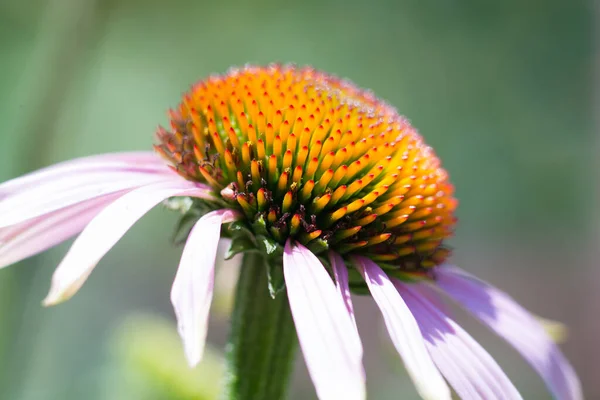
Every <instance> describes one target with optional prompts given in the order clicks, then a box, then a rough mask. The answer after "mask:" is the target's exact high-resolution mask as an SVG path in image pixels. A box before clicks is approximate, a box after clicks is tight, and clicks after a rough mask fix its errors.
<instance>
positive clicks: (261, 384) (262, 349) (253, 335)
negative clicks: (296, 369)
mask: <svg viewBox="0 0 600 400" xmlns="http://www.w3.org/2000/svg"><path fill="white" fill-rule="evenodd" d="M274 269H275V270H276V272H277V273H280V274H281V273H282V271H281V268H274ZM296 348H297V339H296V330H295V327H294V322H293V320H292V315H291V312H290V306H289V303H288V298H287V293H286V292H285V290H284V291H282V292H281V293H279V294H278V295H277V296H276V297H275V299H273V298H272V297H271V296H270V295H269V288H268V277H267V266H266V261H265V258H264V257H263V256H262V255H260V254H256V253H246V254H245V255H244V259H243V262H242V267H241V271H240V277H239V280H238V283H237V291H236V298H235V306H234V310H233V313H232V315H231V334H230V337H229V342H228V344H227V348H226V349H227V372H226V382H225V390H224V392H223V399H227V400H249V399H252V400H262V399H264V400H277V399H283V398H284V397H285V395H286V391H287V386H288V382H289V377H290V372H291V371H292V366H293V362H294V356H295V352H296Z"/></svg>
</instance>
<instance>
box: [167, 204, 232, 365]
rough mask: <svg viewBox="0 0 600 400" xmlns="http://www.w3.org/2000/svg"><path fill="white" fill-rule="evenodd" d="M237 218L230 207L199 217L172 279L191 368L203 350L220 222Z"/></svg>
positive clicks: (180, 325)
mask: <svg viewBox="0 0 600 400" xmlns="http://www.w3.org/2000/svg"><path fill="white" fill-rule="evenodd" d="M236 218H238V214H237V213H236V212H235V211H232V210H217V211H212V212H210V213H208V214H206V215H204V216H203V217H202V218H200V220H199V221H198V222H197V223H196V225H194V227H193V228H192V230H191V232H190V235H189V237H188V239H187V242H186V244H185V247H184V249H183V254H182V255H181V262H180V263H179V269H178V270H177V275H176V276H175V280H174V282H173V287H172V289H171V303H173V308H174V309H175V315H176V316H177V326H178V331H179V335H180V336H181V339H182V340H183V345H184V349H185V355H186V357H187V360H188V363H189V364H190V366H192V367H193V366H196V365H197V364H198V363H199V362H200V360H201V359H202V354H203V353H204V343H205V342H206V332H207V329H208V312H209V310H210V304H211V302H212V297H213V286H214V271H215V258H216V256H217V247H218V245H219V239H220V237H221V225H222V224H224V223H227V222H231V221H233V220H235V219H236Z"/></svg>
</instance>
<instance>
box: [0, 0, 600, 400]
mask: <svg viewBox="0 0 600 400" xmlns="http://www.w3.org/2000/svg"><path fill="white" fill-rule="evenodd" d="M599 15H600V14H599V13H598V11H597V10H595V9H594V3H593V2H592V1H589V2H586V1H584V0H564V1H559V0H529V1H527V0H525V1H524V0H505V1H498V2H481V1H477V0H440V1H430V0H426V1H422V0H408V1H405V0H387V1H380V0H378V1H360V0H334V1H321V0H305V1H296V2H285V1H275V0H254V1H251V0H243V1H238V2H235V1H230V0H223V1H204V0H201V1H191V0H189V1H184V0H177V1H158V0H28V1H18V0H2V1H1V2H0V181H4V180H7V179H10V178H12V177H16V176H18V175H20V174H22V173H25V172H28V171H31V170H34V169H37V168H39V167H42V166H45V165H48V164H52V163H55V162H58V161H61V160H65V159H69V158H73V157H77V156H85V155H89V154H95V153H103V152H112V151H122V150H134V149H142V150H143V149H150V146H151V144H152V143H153V133H154V131H155V128H156V126H157V125H159V124H164V123H165V122H166V112H165V111H166V110H167V108H169V107H171V106H174V105H176V103H177V101H178V99H179V96H180V95H181V94H182V93H183V92H184V91H185V90H187V89H188V88H189V87H190V85H191V84H192V83H193V82H195V81H196V80H199V79H201V78H203V77H205V76H207V75H208V74H210V73H215V72H224V71H226V70H227V68H228V67H230V66H235V65H242V64H245V63H260V64H266V63H269V62H273V61H282V62H295V63H298V64H310V65H313V66H315V67H317V68H320V69H323V70H326V71H328V72H331V73H334V74H337V75H339V76H342V77H346V78H349V79H351V80H353V81H355V82H356V83H357V84H358V85H360V86H362V87H366V88H371V89H373V90H374V91H375V93H377V94H378V95H379V96H381V97H383V98H385V99H386V100H388V101H389V102H390V103H392V104H394V105H395V106H397V108H398V109H399V110H400V112H401V113H402V114H404V115H406V116H408V117H409V118H410V120H411V121H412V122H413V124H414V125H415V126H416V127H418V129H419V130H420V131H421V133H422V134H423V135H424V136H425V138H426V140H427V141H428V142H429V143H430V144H431V145H432V146H433V147H434V148H435V149H436V151H437V153H438V154H439V155H440V156H441V158H442V160H443V161H444V165H445V167H446V168H447V169H448V170H449V172H450V174H451V176H452V179H453V181H454V183H455V184H456V187H457V197H458V198H459V200H460V207H459V211H458V214H459V218H460V223H459V226H458V230H457V232H456V236H455V238H453V239H452V245H453V246H454V247H455V249H456V250H455V254H454V257H453V261H454V262H455V263H456V264H458V265H460V266H462V267H464V268H465V269H467V270H469V271H471V272H473V273H476V274H477V275H479V276H481V277H484V278H486V279H489V280H491V281H493V282H494V283H495V284H497V285H498V286H500V287H502V288H504V289H505V290H506V291H507V292H509V293H510V294H511V295H513V296H515V297H516V298H517V299H518V300H519V301H521V302H522V303H523V304H524V305H526V307H527V308H529V309H530V310H532V311H534V312H535V313H537V314H539V315H543V316H545V317H549V318H552V319H555V320H559V321H562V322H564V323H565V324H567V326H568V328H569V335H568V338H567V341H566V342H565V343H564V344H563V348H564V351H565V352H566V354H567V356H568V358H569V359H570V360H571V361H572V362H573V364H574V366H575V368H576V369H577V371H578V372H579V374H580V376H581V379H582V382H583V385H584V390H585V393H586V398H588V399H600V380H598V378H599V377H600V346H598V344H597V343H598V340H597V339H598V337H600V323H599V322H598V318H597V316H598V310H599V309H600V294H599V292H600V291H599V290H598V288H599V286H600V272H599V269H598V265H597V256H598V255H600V252H599V251H598V244H599V243H600V242H599V240H598V239H599V236H598V232H599V230H598V229H597V222H598V214H597V209H596V205H597V204H598V193H599V192H598V190H597V180H598V166H599V164H598V163H597V162H596V158H597V156H596V155H597V154H598V151H599V150H600V147H599V146H598V137H597V136H598V132H597V128H598V120H597V119H595V114H596V113H597V112H598V111H599V110H598V106H599V104H600V103H598V102H597V101H596V102H594V93H595V91H594V82H595V81H596V80H597V77H595V76H594V75H595V74H598V71H600V63H598V46H595V40H594V34H595V33H594V27H595V25H597V21H598V16H599ZM595 20H596V21H595ZM596 98H597V97H596ZM176 218H177V216H176V215H174V214H172V213H169V212H168V211H166V210H164V209H162V208H160V207H158V208H157V209H155V210H153V211H152V212H151V213H150V214H148V215H147V216H146V217H145V218H144V219H142V220H141V221H140V222H139V223H138V224H137V225H136V226H135V227H134V228H133V229H132V230H131V231H130V232H129V233H128V234H127V235H126V236H125V237H124V238H123V240H121V241H120V242H119V243H118V245H117V246H116V247H115V248H114V250H113V251H111V252H110V253H109V254H108V256H107V257H106V258H105V259H103V261H102V262H101V263H100V265H99V266H98V268H97V269H96V271H95V272H94V273H93V275H92V276H91V278H90V279H89V281H88V283H87V284H86V285H85V286H84V288H83V289H82V290H81V292H80V293H79V294H78V295H77V296H76V297H75V298H74V299H73V300H72V301H70V302H68V303H66V304H64V305H61V306H58V307H55V308H51V309H44V308H42V307H41V305H40V301H41V299H42V298H43V297H44V296H45V294H46V291H47V289H48V287H49V279H50V276H51V273H52V271H53V268H54V267H55V266H56V265H57V263H58V262H59V261H60V258H61V256H62V255H63V254H64V252H65V251H66V249H67V245H68V244H65V245H61V246H59V247H57V248H55V249H53V250H51V251H48V252H46V253H44V254H42V255H39V256H36V257H33V258H31V259H29V260H26V261H23V262H21V263H19V264H18V265H15V266H13V267H11V268H7V269H4V270H2V271H0V399H8V400H13V399H16V400H47V399H48V400H50V399H52V400H53V399H57V400H58V399H60V400H70V399H92V400H109V399H110V400H113V399H133V400H137V399H139V400H154V399H156V400H158V399H179V400H184V399H213V398H215V396H216V395H215V393H216V392H215V390H216V386H215V382H217V381H218V376H219V374H220V371H221V364H220V354H221V353H220V352H221V351H222V346H223V344H224V342H225V340H226V335H227V330H228V322H227V304H228V301H229V297H228V293H229V290H230V288H231V287H232V285H233V283H232V282H233V281H234V280H235V265H234V264H235V263H234V264H228V265H223V266H222V268H221V274H222V275H221V278H220V282H221V283H220V287H221V291H220V293H219V300H218V301H217V302H216V305H215V308H216V310H215V312H214V313H213V316H212V319H211V331H210V335H209V339H210V341H211V343H212V344H213V345H214V351H213V352H211V355H210V357H209V359H208V360H207V361H205V362H204V363H203V365H202V366H201V368H200V369H199V370H197V371H188V370H187V369H186V368H185V364H184V363H183V357H182V354H181V347H180V345H179V343H178V342H177V339H176V337H175V335H176V333H175V325H174V322H173V321H174V318H173V315H172V311H171V309H170V304H169V299H168V293H169V289H170V283H171V281H172V278H173V276H174V274H175V268H176V266H177V263H178V257H179V255H180V252H181V249H180V248H178V247H176V246H173V245H172V244H171V240H170V239H171V234H172V233H173V231H172V228H171V227H174V225H175V221H176ZM356 301H357V304H358V314H359V315H358V323H359V329H360V330H361V333H362V335H363V338H365V349H366V360H365V362H366V370H367V375H368V384H369V392H370V398H371V399H396V398H399V397H401V398H405V399H411V398H416V394H415V391H414V389H413V388H412V385H411V384H410V382H409V381H408V379H407V377H406V374H405V372H404V370H403V367H402V364H401V362H400V361H399V359H398V357H397V356H396V355H395V352H394V351H393V348H392V347H390V345H389V344H388V342H387V338H386V334H385V331H384V329H383V328H382V325H381V322H380V321H379V319H378V317H377V315H378V312H377V311H376V309H375V307H374V306H373V305H372V304H371V302H370V301H369V300H368V299H365V298H358V299H357V300H356ZM459 319H460V321H461V322H462V323H464V324H465V325H466V326H467V327H468V328H469V330H470V331H471V332H472V333H473V335H474V336H475V337H476V338H477V339H480V340H481V342H483V343H484V345H485V346H487V347H488V348H489V349H490V351H491V353H492V354H493V355H494V356H495V357H496V358H497V359H498V360H499V362H500V364H501V365H502V366H503V367H505V369H506V370H507V371H508V375H509V376H510V377H511V378H512V379H513V380H514V381H515V382H516V384H517V385H518V388H519V389H520V390H521V392H522V393H523V396H524V398H526V399H547V398H550V396H549V395H548V394H547V392H546V391H545V389H544V386H543V384H542V383H541V380H540V379H539V378H538V377H537V376H536V375H535V374H534V373H533V371H532V370H531V369H530V368H529V367H528V366H527V365H526V364H525V362H524V361H522V360H521V359H520V358H519V357H518V356H517V354H516V353H515V352H514V351H512V350H511V349H509V347H508V346H507V345H505V344H504V343H503V342H502V341H500V340H498V339H497V338H495V337H493V336H492V335H491V333H489V332H487V331H486V330H485V329H483V328H482V327H480V326H479V325H478V324H476V323H475V322H474V321H472V320H471V319H469V318H467V317H466V316H464V315H462V314H459ZM292 398H293V399H312V398H315V394H314V389H313V388H312V385H311V383H310V380H309V378H308V375H307V372H306V369H305V366H304V364H303V362H302V360H301V358H299V360H298V363H297V367H296V372H295V377H294V383H293V388H292Z"/></svg>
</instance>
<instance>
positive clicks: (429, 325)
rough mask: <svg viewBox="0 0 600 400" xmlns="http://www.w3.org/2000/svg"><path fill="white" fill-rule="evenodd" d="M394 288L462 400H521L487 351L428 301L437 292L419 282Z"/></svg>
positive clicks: (440, 367) (436, 361)
mask: <svg viewBox="0 0 600 400" xmlns="http://www.w3.org/2000/svg"><path fill="white" fill-rule="evenodd" d="M394 285H395V286H396V288H397V289H398V292H399V293H400V294H401V295H402V298H403V299H404V301H406V304H407V305H408V308H410V310H411V311H412V314H413V315H414V317H415V319H416V320H417V323H418V324H419V327H420V328H421V333H422V334H423V337H424V338H425V345H426V347H427V350H428V351H429V354H431V358H432V359H433V361H434V362H435V364H436V365H437V367H438V368H439V369H440V371H441V372H442V374H443V375H444V376H445V377H446V379H447V380H448V382H449V383H450V384H451V385H452V387H453V388H454V390H455V391H456V393H458V395H459V396H460V398H461V399H463V400H470V399H482V400H495V399H498V400H512V399H521V395H520V394H519V392H518V391H517V389H516V388H515V387H514V385H513V384H512V383H511V381H510V380H509V379H508V377H507V376H506V374H505V373H504V371H502V369H501V368H500V366H498V364H497V363H496V361H494V359H493V358H492V357H491V356H490V355H489V354H488V353H487V352H486V351H485V349H484V348H483V347H481V346H480V345H479V343H477V342H476V341H475V340H474V339H473V338H472V337H471V336H469V334H468V333H467V332H465V331H464V330H463V329H462V328H461V327H460V326H458V325H457V324H456V323H455V322H454V321H453V320H452V319H450V318H449V317H448V316H447V315H444V313H443V312H441V311H440V310H439V309H437V308H436V307H435V306H434V305H433V304H432V303H431V302H429V301H428V300H427V297H428V295H430V294H431V293H435V292H433V291H432V290H431V289H429V288H428V287H426V286H425V285H423V284H420V283H418V284H404V283H401V282H399V281H395V282H394Z"/></svg>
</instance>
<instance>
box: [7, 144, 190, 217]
mask: <svg viewBox="0 0 600 400" xmlns="http://www.w3.org/2000/svg"><path fill="white" fill-rule="evenodd" d="M148 159H150V160H154V161H151V162H150V161H149V160H148ZM159 161H160V160H159V159H158V157H157V156H154V157H153V158H150V157H149V156H148V155H147V154H145V153H142V154H141V155H138V154H133V155H132V154H126V155H110V154H109V155H104V156H94V157H87V158H83V159H78V160H73V161H69V162H66V163H62V164H58V165H55V166H52V167H48V168H45V169H42V170H40V171H36V172H33V173H31V174H28V175H25V176H23V177H21V178H17V179H13V180H10V181H8V182H4V183H2V184H1V185H0V228H3V227H8V226H11V225H15V224H18V223H21V222H24V221H27V220H29V219H32V218H36V217H39V216H42V215H46V214H49V213H51V212H54V211H57V210H59V209H62V208H65V207H68V206H71V205H74V204H77V203H81V202H83V201H86V200H90V199H94V198H98V197H102V196H105V195H109V194H112V193H116V192H120V191H123V190H130V189H134V188H137V187H140V186H144V185H147V184H150V183H155V182H164V181H172V182H177V181H178V180H181V179H182V178H181V177H179V176H178V175H177V174H175V173H173V172H172V171H170V170H169V168H167V166H166V165H165V164H164V163H163V164H159Z"/></svg>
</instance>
